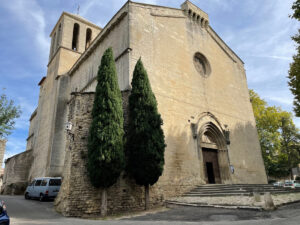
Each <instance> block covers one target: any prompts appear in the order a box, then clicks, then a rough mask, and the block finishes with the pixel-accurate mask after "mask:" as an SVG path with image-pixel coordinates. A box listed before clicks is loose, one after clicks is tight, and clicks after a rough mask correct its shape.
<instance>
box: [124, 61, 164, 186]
mask: <svg viewBox="0 0 300 225" xmlns="http://www.w3.org/2000/svg"><path fill="white" fill-rule="evenodd" d="M131 84H132V92H131V95H130V97H129V115H130V120H129V121H130V122H129V130H128V141H127V146H126V155H127V159H128V165H127V171H128V172H129V174H131V175H132V176H133V177H134V179H135V180H136V182H137V184H139V185H144V186H147V185H153V184H155V183H156V182H157V180H158V178H159V177H160V176H161V175H162V172H163V166H164V150H165V146H166V145H165V140H164V134H163V130H162V128H161V126H162V124H163V122H162V119H161V116H160V114H159V113H158V111H157V102H156V99H155V96H154V94H153V92H152V89H151V86H150V82H149V80H148V75H147V72H146V70H145V69H144V66H143V63H142V61H141V59H139V60H138V62H137V64H136V66H135V69H134V72H133V79H132V83H131Z"/></svg>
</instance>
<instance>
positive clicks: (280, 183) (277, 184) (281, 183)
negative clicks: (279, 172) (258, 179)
mask: <svg viewBox="0 0 300 225" xmlns="http://www.w3.org/2000/svg"><path fill="white" fill-rule="evenodd" d="M273 186H276V187H283V186H284V183H283V182H281V181H277V182H275V183H273Z"/></svg>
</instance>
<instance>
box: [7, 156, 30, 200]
mask: <svg viewBox="0 0 300 225" xmlns="http://www.w3.org/2000/svg"><path fill="white" fill-rule="evenodd" d="M32 161H33V155H32V150H27V151H26V152H22V153H20V154H18V155H15V156H13V157H11V158H9V159H7V160H6V162H5V172H4V177H3V189H2V190H1V194H5V195H18V194H24V191H25V189H26V187H27V184H28V174H29V169H30V166H31V164H32Z"/></svg>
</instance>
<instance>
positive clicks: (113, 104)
mask: <svg viewBox="0 0 300 225" xmlns="http://www.w3.org/2000/svg"><path fill="white" fill-rule="evenodd" d="M97 80H98V84H97V87H96V93H95V100H94V106H93V111H92V118H93V121H92V124H91V127H90V131H89V139H88V163H87V169H88V173H89V177H90V180H91V183H92V184H93V185H94V186H95V187H97V188H103V191H102V206H101V214H102V215H103V216H105V215H106V212H107V195H106V189H107V188H108V187H110V186H111V185H113V184H114V183H115V182H116V181H117V179H118V177H119V176H120V173H121V171H122V170H123V169H124V162H125V160H124V152H123V135H124V130H123V122H124V121H123V120H124V119H123V109H122V96H121V92H120V89H119V85H118V79H117V73H116V66H115V61H114V57H113V51H112V48H109V49H107V50H106V51H105V52H104V54H103V56H102V59H101V65H100V66H99V70H98V76H97Z"/></svg>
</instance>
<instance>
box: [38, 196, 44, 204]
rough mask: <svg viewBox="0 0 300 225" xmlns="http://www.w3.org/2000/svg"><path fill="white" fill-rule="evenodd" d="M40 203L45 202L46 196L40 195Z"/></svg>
mask: <svg viewBox="0 0 300 225" xmlns="http://www.w3.org/2000/svg"><path fill="white" fill-rule="evenodd" d="M39 200H40V202H42V201H44V195H43V194H40V198H39Z"/></svg>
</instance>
